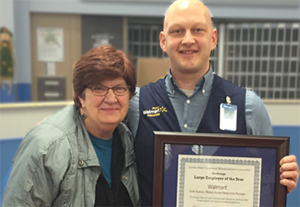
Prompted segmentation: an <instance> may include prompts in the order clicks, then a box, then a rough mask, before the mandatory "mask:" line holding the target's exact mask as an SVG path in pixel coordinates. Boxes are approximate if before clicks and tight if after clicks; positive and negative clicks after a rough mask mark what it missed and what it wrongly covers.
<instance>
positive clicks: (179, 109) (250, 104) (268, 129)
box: [125, 68, 272, 137]
mask: <svg viewBox="0 0 300 207" xmlns="http://www.w3.org/2000/svg"><path fill="white" fill-rule="evenodd" d="M165 84H166V90H167V93H168V96H169V98H170V101H171V103H172V105H173V107H174V109H175V113H176V116H177V119H178V122H179V125H180V128H181V131H182V132H196V130H197V128H198V126H199V124H200V122H201V120H202V117H203V114H204V111H205V108H206V105H207V102H208V98H209V96H210V93H211V89H212V84H213V71H212V68H210V69H209V71H208V72H207V73H206V74H205V76H204V77H203V78H201V79H200V80H199V81H198V82H197V83H196V85H195V89H194V92H193V94H192V96H190V97H187V95H186V94H185V93H184V92H183V91H182V90H181V89H179V87H178V85H177V83H176V81H175V80H174V79H173V77H172V75H171V73H170V71H169V73H168V74H167V77H166V79H165ZM139 91H140V90H139V88H136V92H137V94H136V95H135V96H134V97H133V98H132V99H131V100H130V103H129V110H128V113H127V117H126V120H125V122H126V124H127V125H128V127H129V128H130V130H131V132H132V134H133V137H135V135H136V132H137V128H138V123H139ZM245 99H246V100H245V105H246V106H245V116H246V127H247V134H248V135H272V124H271V120H270V117H269V114H268V111H267V109H266V107H265V105H264V104H263V102H262V100H261V99H260V98H259V97H258V96H257V95H256V94H255V93H254V92H252V91H249V90H247V91H246V98H245Z"/></svg>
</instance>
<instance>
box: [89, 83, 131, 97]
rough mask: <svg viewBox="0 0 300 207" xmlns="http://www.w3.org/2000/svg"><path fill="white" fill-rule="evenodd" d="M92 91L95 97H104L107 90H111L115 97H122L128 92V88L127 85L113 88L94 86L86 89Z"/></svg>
mask: <svg viewBox="0 0 300 207" xmlns="http://www.w3.org/2000/svg"><path fill="white" fill-rule="evenodd" d="M88 88H89V89H91V90H92V92H93V94H94V95H95V96H105V95H106V94H107V93H108V90H109V89H112V90H113V92H114V94H115V95H116V96H123V95H126V94H127V93H128V92H129V86H127V85H117V86H114V87H107V86H95V87H88Z"/></svg>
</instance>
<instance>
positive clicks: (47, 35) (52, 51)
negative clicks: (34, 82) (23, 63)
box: [37, 27, 64, 62]
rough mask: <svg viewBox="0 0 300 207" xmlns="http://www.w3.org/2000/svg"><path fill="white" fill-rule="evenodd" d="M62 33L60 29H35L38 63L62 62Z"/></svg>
mask: <svg viewBox="0 0 300 207" xmlns="http://www.w3.org/2000/svg"><path fill="white" fill-rule="evenodd" d="M63 37H64V31H63V29H62V28H51V27H39V28H37V47H38V50H37V51H38V54H37V55H38V61H41V62H63V61H64V41H63V40H64V39H63Z"/></svg>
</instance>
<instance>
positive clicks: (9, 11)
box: [0, 0, 14, 33]
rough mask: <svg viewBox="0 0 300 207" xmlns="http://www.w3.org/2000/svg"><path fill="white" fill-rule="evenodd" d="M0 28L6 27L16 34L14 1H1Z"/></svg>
mask: <svg viewBox="0 0 300 207" xmlns="http://www.w3.org/2000/svg"><path fill="white" fill-rule="evenodd" d="M0 27H6V28H7V29H9V30H10V31H11V32H12V33H14V12H13V0H0Z"/></svg>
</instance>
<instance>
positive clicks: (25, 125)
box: [0, 102, 72, 139]
mask: <svg viewBox="0 0 300 207" xmlns="http://www.w3.org/2000/svg"><path fill="white" fill-rule="evenodd" d="M70 103H72V102H57V103H54V102H52V103H50V102H49V103H22V104H0V115H1V116H0V139H6V138H22V137H24V135H25V134H26V133H27V132H28V131H29V130H30V129H32V128H33V127H35V126H36V125H37V124H38V123H40V122H41V121H42V120H43V119H45V118H47V117H48V116H50V115H51V114H54V113H55V112H57V111H58V110H60V109H62V108H63V107H65V106H66V105H67V104H70Z"/></svg>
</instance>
